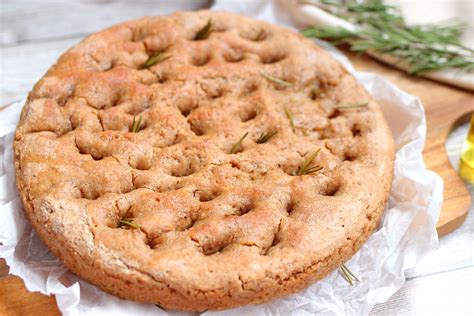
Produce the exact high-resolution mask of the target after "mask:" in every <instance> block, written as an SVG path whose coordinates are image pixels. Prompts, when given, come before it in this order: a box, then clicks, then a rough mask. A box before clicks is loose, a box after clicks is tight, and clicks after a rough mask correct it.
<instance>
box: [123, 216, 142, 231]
mask: <svg viewBox="0 0 474 316" xmlns="http://www.w3.org/2000/svg"><path fill="white" fill-rule="evenodd" d="M123 226H129V227H131V228H133V229H140V225H138V224H137V223H134V222H133V218H122V219H120V221H119V227H123Z"/></svg>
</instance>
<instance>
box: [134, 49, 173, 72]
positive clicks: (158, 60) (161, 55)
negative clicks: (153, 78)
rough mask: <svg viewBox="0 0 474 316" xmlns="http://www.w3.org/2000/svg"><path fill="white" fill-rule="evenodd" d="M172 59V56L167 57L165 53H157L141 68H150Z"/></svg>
mask: <svg viewBox="0 0 474 316" xmlns="http://www.w3.org/2000/svg"><path fill="white" fill-rule="evenodd" d="M170 57H171V56H168V55H165V53H163V52H160V51H156V52H154V53H153V54H151V55H150V57H148V59H147V60H146V61H145V63H144V64H143V65H142V67H141V68H142V69H144V68H149V67H151V66H153V65H156V64H158V63H161V62H162V61H164V60H167V59H168V58H170Z"/></svg>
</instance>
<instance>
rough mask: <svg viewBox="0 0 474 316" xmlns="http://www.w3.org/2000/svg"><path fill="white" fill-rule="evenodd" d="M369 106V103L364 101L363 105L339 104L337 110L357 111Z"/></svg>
mask: <svg viewBox="0 0 474 316" xmlns="http://www.w3.org/2000/svg"><path fill="white" fill-rule="evenodd" d="M368 105H369V102H368V101H364V102H361V103H354V104H338V105H336V109H338V110H344V109H356V108H363V107H366V106H368Z"/></svg>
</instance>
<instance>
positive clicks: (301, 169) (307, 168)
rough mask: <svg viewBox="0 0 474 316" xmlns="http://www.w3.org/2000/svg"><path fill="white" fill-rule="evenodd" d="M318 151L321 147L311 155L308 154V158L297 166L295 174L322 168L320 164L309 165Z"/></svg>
mask: <svg viewBox="0 0 474 316" xmlns="http://www.w3.org/2000/svg"><path fill="white" fill-rule="evenodd" d="M320 151H321V148H318V149H317V150H316V151H315V152H314V153H312V154H311V155H309V156H308V158H306V159H305V161H304V162H303V164H302V165H301V166H300V167H299V168H298V171H296V175H297V176H302V175H305V174H310V173H314V172H317V171H319V170H321V169H323V166H320V165H316V166H312V167H310V165H311V163H312V162H313V160H314V158H316V156H317V155H318V154H319V152H320Z"/></svg>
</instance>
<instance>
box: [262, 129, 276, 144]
mask: <svg viewBox="0 0 474 316" xmlns="http://www.w3.org/2000/svg"><path fill="white" fill-rule="evenodd" d="M276 134H278V131H277V130H274V131H272V132H262V134H260V137H259V138H258V139H257V144H263V143H266V142H268V141H269V140H270V139H272V138H273V137H274V136H275V135H276Z"/></svg>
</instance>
